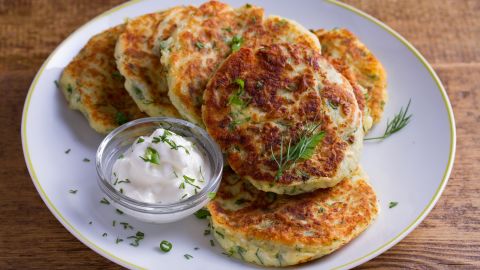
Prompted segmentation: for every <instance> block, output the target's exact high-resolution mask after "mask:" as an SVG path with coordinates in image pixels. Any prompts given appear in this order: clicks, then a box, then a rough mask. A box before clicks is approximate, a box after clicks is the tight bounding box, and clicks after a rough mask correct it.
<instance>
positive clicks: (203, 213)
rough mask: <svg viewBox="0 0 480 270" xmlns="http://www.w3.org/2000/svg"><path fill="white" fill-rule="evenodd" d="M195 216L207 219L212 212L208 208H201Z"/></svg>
mask: <svg viewBox="0 0 480 270" xmlns="http://www.w3.org/2000/svg"><path fill="white" fill-rule="evenodd" d="M195 216H196V217H197V218H198V219H206V218H207V217H208V216H210V212H209V211H208V210H207V209H200V210H198V211H197V212H195Z"/></svg>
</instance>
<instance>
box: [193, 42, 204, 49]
mask: <svg viewBox="0 0 480 270" xmlns="http://www.w3.org/2000/svg"><path fill="white" fill-rule="evenodd" d="M195 47H197V48H198V49H203V48H205V44H203V43H202V42H196V43H195Z"/></svg>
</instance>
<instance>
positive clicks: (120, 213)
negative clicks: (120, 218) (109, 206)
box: [115, 209, 123, 215]
mask: <svg viewBox="0 0 480 270" xmlns="http://www.w3.org/2000/svg"><path fill="white" fill-rule="evenodd" d="M115 211H116V212H117V213H118V214H119V215H123V212H122V211H121V210H119V209H115Z"/></svg>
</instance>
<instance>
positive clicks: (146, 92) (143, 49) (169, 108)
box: [115, 7, 181, 117]
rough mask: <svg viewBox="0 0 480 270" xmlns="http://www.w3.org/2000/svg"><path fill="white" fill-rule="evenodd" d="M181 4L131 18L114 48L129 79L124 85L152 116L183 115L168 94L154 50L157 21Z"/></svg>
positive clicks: (138, 104)
mask: <svg viewBox="0 0 480 270" xmlns="http://www.w3.org/2000/svg"><path fill="white" fill-rule="evenodd" d="M180 8H181V7H177V8H172V9H169V10H166V11H163V12H159V13H151V14H146V15H142V16H139V17H137V18H134V19H131V20H129V21H128V22H127V25H126V28H125V31H124V33H122V35H120V37H119V39H118V42H117V46H116V49H115V58H116V59H117V66H118V69H119V71H120V73H122V75H123V76H124V77H125V79H126V82H125V88H126V89H127V90H128V92H129V94H130V96H131V97H132V98H133V99H134V100H135V102H136V104H137V106H138V107H139V108H140V109H141V110H142V111H144V112H145V113H147V114H148V115H150V116H171V117H179V116H180V115H179V113H178V112H177V110H176V109H175V107H174V106H173V105H172V103H171V102H170V99H169V98H168V94H167V93H168V85H167V82H166V76H165V70H164V69H163V67H162V65H161V64H160V55H159V54H158V52H157V51H155V50H154V45H155V37H156V31H157V28H158V25H159V24H160V23H161V22H162V21H163V19H164V18H165V17H166V16H167V15H169V14H170V13H171V12H174V11H176V10H177V9H180Z"/></svg>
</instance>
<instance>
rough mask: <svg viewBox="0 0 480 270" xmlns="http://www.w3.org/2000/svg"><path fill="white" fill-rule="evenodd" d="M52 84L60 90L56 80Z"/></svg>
mask: <svg viewBox="0 0 480 270" xmlns="http://www.w3.org/2000/svg"><path fill="white" fill-rule="evenodd" d="M53 83H55V86H56V87H57V88H58V89H60V84H59V83H58V81H57V80H55V81H53Z"/></svg>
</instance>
